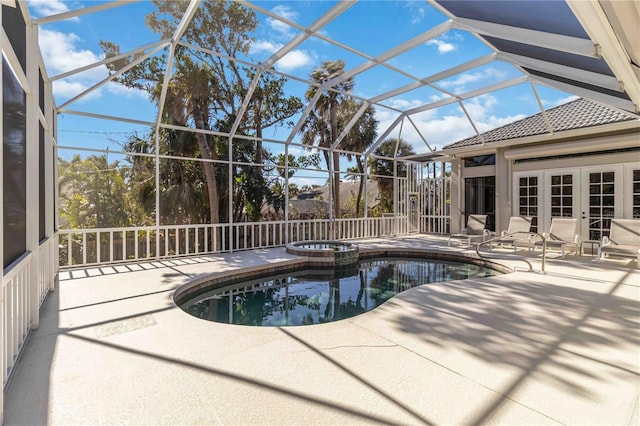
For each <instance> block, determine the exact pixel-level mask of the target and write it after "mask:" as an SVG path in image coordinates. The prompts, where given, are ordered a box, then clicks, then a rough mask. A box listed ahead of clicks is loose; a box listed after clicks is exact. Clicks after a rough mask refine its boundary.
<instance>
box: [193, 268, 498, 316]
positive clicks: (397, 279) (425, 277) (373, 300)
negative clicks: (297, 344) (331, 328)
mask: <svg viewBox="0 0 640 426" xmlns="http://www.w3.org/2000/svg"><path fill="white" fill-rule="evenodd" d="M496 273H497V272H496V271H494V270H491V269H487V268H483V267H481V266H476V265H472V264H467V263H456V262H444V261H436V260H418V259H379V260H370V261H363V262H360V263H359V265H356V267H355V268H351V269H347V270H345V269H339V270H335V271H334V270H332V271H329V272H328V271H326V270H317V271H314V270H302V271H297V272H291V273H288V274H286V275H277V276H274V277H271V278H266V279H265V278H262V279H260V280H254V281H247V282H243V283H241V284H234V285H231V286H226V287H223V288H218V289H216V290H211V291H208V292H206V293H203V294H200V295H199V296H197V297H195V298H194V299H191V300H188V301H186V302H184V303H182V304H181V307H182V309H184V310H185V311H186V312H188V313H189V314H191V315H193V316H196V317H198V318H202V319H206V320H209V321H216V322H224V323H230V324H241V325H253V326H284V325H309V324H320V323H325V322H330V321H338V320H341V319H344V318H349V317H353V316H355V315H358V314H361V313H363V312H366V311H370V310H372V309H374V308H376V307H377V306H380V305H381V304H382V303H384V302H385V301H387V300H389V299H390V298H392V297H393V296H395V295H396V294H398V293H400V292H402V291H404V290H407V289H409V288H411V287H416V286H419V285H423V284H428V283H432V282H441V281H452V280H459V279H465V278H469V277H486V276H490V275H495V274H496Z"/></svg>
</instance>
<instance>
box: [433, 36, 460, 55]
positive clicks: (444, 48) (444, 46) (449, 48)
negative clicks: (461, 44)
mask: <svg viewBox="0 0 640 426" xmlns="http://www.w3.org/2000/svg"><path fill="white" fill-rule="evenodd" d="M426 44H428V45H436V46H438V53H440V54H445V53H449V52H453V51H454V50H456V49H457V48H458V47H457V46H456V45H455V44H453V43H449V42H448V41H444V40H442V39H439V38H436V39H433V40H429V41H428V42H427V43H426Z"/></svg>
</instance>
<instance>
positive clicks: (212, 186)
mask: <svg viewBox="0 0 640 426" xmlns="http://www.w3.org/2000/svg"><path fill="white" fill-rule="evenodd" d="M193 118H194V122H195V125H196V128H197V129H201V130H206V127H207V126H206V123H205V120H204V117H203V116H202V112H201V111H200V110H199V109H195V110H194V111H193ZM196 139H197V140H198V146H199V147H200V154H201V155H202V158H203V159H204V160H215V159H217V158H216V157H217V154H216V152H215V150H212V149H211V147H209V142H208V141H207V135H205V134H203V133H196ZM202 168H203V170H204V176H205V178H206V180H207V194H208V195H209V214H210V216H211V217H210V218H209V222H210V223H219V221H220V212H219V209H218V208H219V205H220V200H219V197H218V182H216V174H215V173H214V163H210V162H208V161H207V162H203V163H202Z"/></svg>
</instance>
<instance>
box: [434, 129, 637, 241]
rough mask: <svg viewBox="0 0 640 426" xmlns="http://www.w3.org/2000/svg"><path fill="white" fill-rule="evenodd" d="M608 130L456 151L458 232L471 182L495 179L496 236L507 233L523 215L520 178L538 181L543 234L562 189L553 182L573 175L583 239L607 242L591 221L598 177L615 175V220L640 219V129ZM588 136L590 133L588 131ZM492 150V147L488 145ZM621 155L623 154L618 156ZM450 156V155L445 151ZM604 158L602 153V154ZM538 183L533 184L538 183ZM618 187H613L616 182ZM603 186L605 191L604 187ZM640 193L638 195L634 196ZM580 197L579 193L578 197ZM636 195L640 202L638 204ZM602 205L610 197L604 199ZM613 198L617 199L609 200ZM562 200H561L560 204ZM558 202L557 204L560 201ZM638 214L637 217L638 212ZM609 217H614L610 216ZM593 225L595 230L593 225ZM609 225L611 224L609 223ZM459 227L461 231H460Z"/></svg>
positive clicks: (455, 217)
mask: <svg viewBox="0 0 640 426" xmlns="http://www.w3.org/2000/svg"><path fill="white" fill-rule="evenodd" d="M604 127H605V126H600V128H594V129H593V134H592V135H581V136H580V137H578V138H576V137H573V138H571V139H567V138H564V139H561V138H557V139H556V140H551V141H549V140H547V141H538V142H535V143H531V144H526V143H525V144H522V143H518V141H514V144H513V146H511V147H510V146H507V145H506V144H496V145H498V146H497V147H496V148H494V149H491V148H490V147H489V148H487V146H486V145H485V146H483V147H480V146H475V147H469V148H467V149H458V150H457V152H455V154H454V155H455V160H454V161H453V163H452V164H453V166H452V183H451V185H452V196H451V223H452V232H458V230H459V229H461V228H463V227H464V212H465V206H464V200H465V194H464V191H465V179H466V178H473V177H482V176H495V178H496V180H495V185H496V188H495V189H496V208H495V215H496V218H495V221H496V224H495V232H496V233H499V232H500V231H501V230H504V229H507V227H508V223H509V218H510V217H511V216H512V215H513V216H518V215H520V211H519V206H520V198H519V196H520V192H519V185H520V180H519V179H520V178H521V177H528V176H531V177H536V178H539V180H538V179H536V181H535V182H536V185H538V188H536V189H537V191H538V193H537V197H538V201H537V206H538V211H537V217H538V218H539V219H540V223H538V225H537V226H538V229H537V230H538V231H539V232H543V231H547V230H548V226H549V224H550V220H551V217H552V216H553V215H555V214H556V213H553V214H552V213H551V209H550V206H551V204H552V201H551V198H552V197H551V192H552V191H556V190H557V188H553V189H552V188H551V187H550V185H551V183H550V181H551V178H552V176H553V175H554V174H559V175H569V174H570V175H571V176H572V178H573V179H574V183H573V185H574V187H573V191H574V193H573V194H572V195H573V197H574V198H577V201H574V202H573V205H572V207H573V209H572V210H566V211H565V212H568V213H571V214H572V216H574V217H579V218H580V219H581V221H582V222H583V224H582V225H581V234H582V235H581V236H582V238H583V240H588V239H592V238H594V235H596V236H598V238H600V237H601V235H602V232H600V233H598V230H594V229H592V227H593V223H594V222H595V221H596V220H594V218H593V217H591V216H590V213H589V212H590V211H592V212H593V211H595V210H594V206H592V205H591V204H590V203H593V201H590V197H591V195H593V194H591V195H590V194H589V191H594V190H598V188H596V186H597V185H595V184H593V183H590V182H589V179H592V180H593V179H596V178H598V174H600V175H601V176H604V174H603V173H607V172H608V171H613V172H614V173H615V196H614V199H615V211H614V212H613V217H623V218H631V217H634V214H635V216H636V217H640V216H638V215H639V214H640V211H639V209H638V206H637V204H638V203H637V201H638V198H639V195H640V194H637V188H638V183H637V180H636V183H635V188H636V189H635V190H634V171H636V174H635V176H636V178H635V179H637V176H638V173H640V171H639V170H640V149H637V148H639V147H640V124H636V125H635V127H634V126H630V128H629V129H627V130H626V131H625V132H622V133H621V132H620V131H619V129H617V130H616V132H615V133H610V134H607V132H606V131H603V128H604ZM583 132H584V131H583ZM488 145H490V144H488ZM615 150H618V151H620V152H613V151H615ZM445 151H446V150H445ZM599 153H600V154H599ZM486 154H495V155H496V160H495V165H492V166H477V167H464V158H468V157H473V156H477V155H486ZM532 182H533V181H532ZM612 183H613V182H612ZM603 185H604V184H602V185H600V188H602V187H604V186H603ZM634 191H635V192H634ZM578 192H579V194H578ZM634 196H635V201H634ZM600 197H601V199H602V200H604V199H605V198H606V196H604V195H602V194H600ZM609 199H611V198H609ZM556 201H557V199H556ZM554 202H555V201H554ZM602 203H603V205H602V206H599V207H600V209H601V211H604V210H607V211H608V212H611V211H612V210H611V209H605V207H607V206H606V202H605V201H602ZM634 209H635V213H634ZM607 214H608V213H607ZM589 222H591V225H589ZM603 223H605V224H606V221H603ZM454 225H455V226H457V227H458V228H457V229H455V228H454ZM605 227H606V226H605V225H600V228H602V229H600V231H604V228H605Z"/></svg>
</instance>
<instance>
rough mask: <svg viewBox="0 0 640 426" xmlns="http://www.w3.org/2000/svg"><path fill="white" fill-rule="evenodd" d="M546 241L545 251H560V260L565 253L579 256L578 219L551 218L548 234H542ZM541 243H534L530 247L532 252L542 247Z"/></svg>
mask: <svg viewBox="0 0 640 426" xmlns="http://www.w3.org/2000/svg"><path fill="white" fill-rule="evenodd" d="M542 235H543V236H544V237H545V238H546V240H547V249H560V250H561V251H562V258H563V259H564V256H565V254H566V252H567V251H569V250H573V251H574V252H575V253H576V254H577V255H580V244H581V241H580V235H578V219H577V218H575V217H552V218H551V228H550V229H549V232H544V233H543V234H542ZM542 244H543V242H542V241H536V242H535V244H534V245H533V246H531V249H532V251H535V250H536V247H542Z"/></svg>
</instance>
